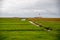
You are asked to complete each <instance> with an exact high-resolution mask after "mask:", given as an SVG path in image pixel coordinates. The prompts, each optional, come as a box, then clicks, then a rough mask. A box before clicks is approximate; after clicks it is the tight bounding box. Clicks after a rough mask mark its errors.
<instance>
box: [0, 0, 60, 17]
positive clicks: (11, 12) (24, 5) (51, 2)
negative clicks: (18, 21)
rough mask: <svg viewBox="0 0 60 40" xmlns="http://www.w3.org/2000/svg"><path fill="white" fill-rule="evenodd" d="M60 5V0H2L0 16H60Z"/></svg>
mask: <svg viewBox="0 0 60 40" xmlns="http://www.w3.org/2000/svg"><path fill="white" fill-rule="evenodd" d="M59 7H60V6H59V1H58V0H0V17H39V16H40V17H60V13H59ZM39 14H40V15H39Z"/></svg>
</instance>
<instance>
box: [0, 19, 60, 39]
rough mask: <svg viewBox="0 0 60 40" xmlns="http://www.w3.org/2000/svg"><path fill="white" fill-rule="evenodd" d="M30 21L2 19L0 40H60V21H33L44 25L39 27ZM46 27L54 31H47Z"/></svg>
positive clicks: (0, 20)
mask: <svg viewBox="0 0 60 40" xmlns="http://www.w3.org/2000/svg"><path fill="white" fill-rule="evenodd" d="M29 20H31V19H29ZM29 20H28V19H26V20H25V21H22V20H21V18H0V40H60V21H46V20H32V21H34V22H37V23H39V24H42V25H43V27H37V26H35V25H33V24H31V23H29ZM44 27H50V28H52V30H51V31H46V30H44Z"/></svg>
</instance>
